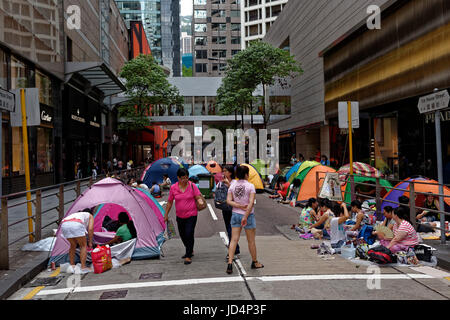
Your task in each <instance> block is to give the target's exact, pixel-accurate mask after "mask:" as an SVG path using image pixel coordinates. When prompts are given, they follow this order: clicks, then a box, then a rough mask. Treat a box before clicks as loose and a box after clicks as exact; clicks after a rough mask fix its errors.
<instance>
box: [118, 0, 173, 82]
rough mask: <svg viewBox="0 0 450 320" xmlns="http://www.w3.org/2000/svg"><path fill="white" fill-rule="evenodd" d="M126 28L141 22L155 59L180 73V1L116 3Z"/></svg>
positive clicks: (151, 0)
mask: <svg viewBox="0 0 450 320" xmlns="http://www.w3.org/2000/svg"><path fill="white" fill-rule="evenodd" d="M115 1H116V3H117V6H118V8H119V10H120V13H121V15H122V17H123V18H124V20H125V22H126V23H127V26H128V27H129V26H130V21H142V23H143V25H144V30H145V34H146V35H147V39H148V41H149V43H150V49H151V52H152V55H153V57H154V58H155V60H156V61H157V62H158V63H159V64H162V65H164V66H166V67H168V68H170V69H171V70H172V73H173V75H174V76H179V75H180V73H181V63H180V61H181V56H180V40H179V39H180V17H179V16H180V3H179V1H178V0H136V1H133V0H131V1H130V0H115Z"/></svg>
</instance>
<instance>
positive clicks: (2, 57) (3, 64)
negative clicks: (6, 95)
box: [0, 49, 8, 90]
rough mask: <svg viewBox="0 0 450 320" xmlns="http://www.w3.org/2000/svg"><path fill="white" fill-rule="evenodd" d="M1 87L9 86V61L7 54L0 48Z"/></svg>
mask: <svg viewBox="0 0 450 320" xmlns="http://www.w3.org/2000/svg"><path fill="white" fill-rule="evenodd" d="M0 87H1V88H3V89H4V90H6V89H7V88H8V61H7V59H6V54H5V53H4V52H3V51H2V50H1V49H0Z"/></svg>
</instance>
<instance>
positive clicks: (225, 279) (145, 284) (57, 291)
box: [37, 277, 244, 296]
mask: <svg viewBox="0 0 450 320" xmlns="http://www.w3.org/2000/svg"><path fill="white" fill-rule="evenodd" d="M226 282H244V279H242V277H223V278H204V279H186V280H171V281H153V282H140V283H118V284H108V285H103V286H90V287H75V288H64V289H51V290H41V291H40V292H39V293H38V294H37V295H40V296H46V295H55V294H64V293H78V292H92V291H105V290H116V289H126V288H128V289H139V288H149V287H163V286H185V285H192V284H211V283H226Z"/></svg>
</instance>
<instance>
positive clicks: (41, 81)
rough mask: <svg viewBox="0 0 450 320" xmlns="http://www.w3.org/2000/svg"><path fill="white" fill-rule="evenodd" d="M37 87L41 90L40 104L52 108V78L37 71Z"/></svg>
mask: <svg viewBox="0 0 450 320" xmlns="http://www.w3.org/2000/svg"><path fill="white" fill-rule="evenodd" d="M36 87H37V88H38V89H39V102H40V103H43V104H46V105H48V106H52V105H53V104H52V82H51V80H50V78H49V77H47V76H46V75H44V74H43V73H40V72H39V71H37V72H36Z"/></svg>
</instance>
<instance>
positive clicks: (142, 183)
mask: <svg viewBox="0 0 450 320" xmlns="http://www.w3.org/2000/svg"><path fill="white" fill-rule="evenodd" d="M136 183H137V187H138V188H141V189H147V190H149V187H148V186H147V185H146V184H145V183H144V181H142V180H137V181H136Z"/></svg>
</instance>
